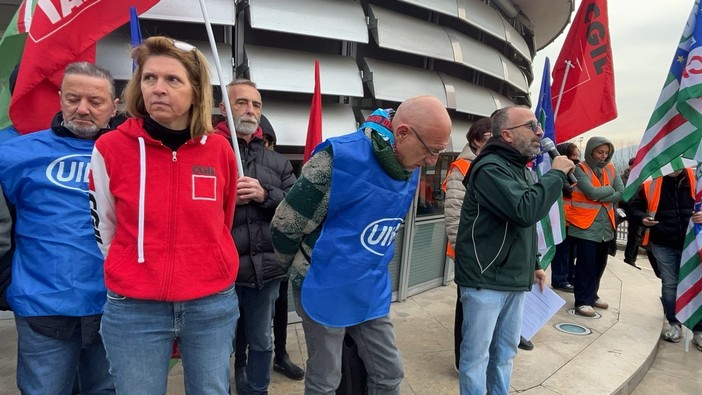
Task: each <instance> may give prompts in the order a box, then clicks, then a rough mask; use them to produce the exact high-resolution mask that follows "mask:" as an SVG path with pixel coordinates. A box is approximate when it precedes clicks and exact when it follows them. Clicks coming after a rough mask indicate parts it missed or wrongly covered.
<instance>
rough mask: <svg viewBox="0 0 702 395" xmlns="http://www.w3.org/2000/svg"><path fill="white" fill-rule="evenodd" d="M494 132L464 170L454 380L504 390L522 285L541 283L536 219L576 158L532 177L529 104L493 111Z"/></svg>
mask: <svg viewBox="0 0 702 395" xmlns="http://www.w3.org/2000/svg"><path fill="white" fill-rule="evenodd" d="M491 118H492V135H493V137H492V138H490V140H488V142H487V143H486V144H485V146H483V150H482V152H481V153H480V155H478V157H477V158H475V160H474V161H473V164H472V166H471V168H470V170H469V171H468V174H467V175H466V179H465V180H464V184H466V194H465V198H464V200H463V206H462V208H461V220H460V224H459V226H458V235H457V237H456V248H455V250H456V283H457V284H458V285H459V286H460V292H461V302H462V303H463V317H464V318H463V329H462V331H463V342H462V343H461V360H460V367H459V375H460V378H459V383H460V389H461V394H462V395H468V394H484V393H485V392H486V391H487V392H488V393H490V394H496V395H507V394H508V393H509V382H510V378H511V375H512V360H513V359H514V357H515V356H516V354H517V345H518V344H519V335H520V332H521V322H522V310H523V305H524V298H525V294H526V291H528V290H530V289H531V284H532V283H533V282H538V283H539V285H540V287H541V289H543V285H544V283H545V281H546V274H545V273H544V271H543V270H542V269H541V267H540V266H539V259H538V256H537V254H538V242H537V234H536V223H537V222H539V220H541V219H542V218H543V217H545V216H546V215H548V211H549V209H550V208H551V206H552V205H553V203H554V202H555V201H556V200H557V199H558V197H560V196H561V190H562V187H563V183H564V182H565V181H566V174H567V173H568V172H570V171H572V170H573V168H574V166H575V165H574V164H573V162H572V161H570V160H569V159H568V158H566V157H565V156H557V157H556V158H555V159H554V160H553V164H552V166H551V170H549V171H548V172H546V174H544V175H543V176H542V177H541V179H540V180H539V181H538V182H536V183H535V182H534V180H533V179H532V176H531V173H530V172H529V170H528V169H527V167H526V165H527V163H529V162H530V161H531V160H533V159H534V157H535V156H536V154H538V153H539V152H540V150H541V148H540V144H541V137H543V134H544V132H543V130H541V125H539V123H538V121H537V120H536V117H535V116H534V113H533V112H532V111H531V110H529V109H528V108H526V107H507V108H503V109H500V110H497V111H495V113H493V115H492V116H491Z"/></svg>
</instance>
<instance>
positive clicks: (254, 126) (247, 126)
mask: <svg viewBox="0 0 702 395" xmlns="http://www.w3.org/2000/svg"><path fill="white" fill-rule="evenodd" d="M234 127H235V128H236V133H239V134H243V135H245V136H248V135H250V134H254V133H255V132H256V130H258V123H252V122H244V121H241V120H238V121H237V122H236V124H235V125H234Z"/></svg>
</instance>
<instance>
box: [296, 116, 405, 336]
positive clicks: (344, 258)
mask: <svg viewBox="0 0 702 395" xmlns="http://www.w3.org/2000/svg"><path fill="white" fill-rule="evenodd" d="M362 130H363V128H361V129H360V130H359V131H357V132H355V133H351V134H347V135H345V136H341V137H337V138H331V139H329V140H327V141H326V142H324V143H322V144H320V146H319V147H317V150H321V149H324V148H325V147H327V146H328V145H331V146H332V149H333V157H334V159H333V163H334V165H333V169H332V174H331V191H330V196H329V210H328V212H327V217H326V220H325V222H324V225H323V227H322V232H321V234H320V236H319V239H318V240H317V242H316V243H315V245H314V249H313V250H312V256H311V264H310V268H309V271H308V272H307V276H306V277H305V280H304V282H303V283H302V305H303V307H304V309H305V312H306V313H307V314H308V315H309V316H310V318H312V319H313V320H315V321H316V322H319V323H320V324H323V325H327V326H332V327H347V326H352V325H356V324H359V323H361V322H364V321H368V320H372V319H374V318H379V317H384V316H386V315H387V314H388V313H389V311H390V299H391V294H392V290H391V287H390V275H389V273H388V264H389V262H390V260H391V259H392V257H393V255H394V252H395V236H396V235H397V232H398V230H399V229H400V225H401V224H402V222H403V220H404V217H405V214H406V213H407V210H408V208H409V206H410V204H411V203H412V199H413V198H414V193H415V191H416V189H417V181H418V178H419V171H418V170H417V171H415V172H414V174H413V175H412V177H411V178H410V180H409V181H402V180H396V179H394V178H392V177H390V176H388V175H387V174H386V173H385V170H383V169H382V167H381V166H380V164H379V163H378V161H377V159H376V157H375V154H374V152H373V148H372V146H371V141H370V139H368V137H366V135H365V134H364V133H363V131H362Z"/></svg>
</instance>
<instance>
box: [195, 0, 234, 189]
mask: <svg viewBox="0 0 702 395" xmlns="http://www.w3.org/2000/svg"><path fill="white" fill-rule="evenodd" d="M200 8H201V9H202V18H203V19H204V20H205V28H206V29H207V37H208V38H209V39H210V47H211V48H212V57H213V58H214V63H215V68H216V69H217V76H218V77H219V86H220V88H221V89H222V102H223V103H224V108H225V109H226V111H227V113H226V114H225V115H226V117H227V126H229V130H230V131H231V133H232V140H233V144H232V146H233V147H234V155H236V162H237V167H236V170H237V173H238V174H239V177H240V178H241V177H243V176H244V167H243V165H242V163H241V153H240V152H239V148H238V147H237V144H236V131H235V129H234V117H233V116H232V106H231V104H230V103H229V92H227V83H226V82H224V75H223V74H222V65H221V64H220V63H219V55H218V54H217V44H216V43H215V39H214V33H213V32H212V25H211V24H210V17H209V16H208V15H207V7H205V0H200Z"/></svg>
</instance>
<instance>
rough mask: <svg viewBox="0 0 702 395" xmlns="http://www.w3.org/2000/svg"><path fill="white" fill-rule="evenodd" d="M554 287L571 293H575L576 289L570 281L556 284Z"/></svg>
mask: <svg viewBox="0 0 702 395" xmlns="http://www.w3.org/2000/svg"><path fill="white" fill-rule="evenodd" d="M553 289H557V290H559V291H563V292H570V293H573V292H574V291H575V287H574V286H572V285H571V284H569V283H565V284H558V285H554V286H553Z"/></svg>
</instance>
